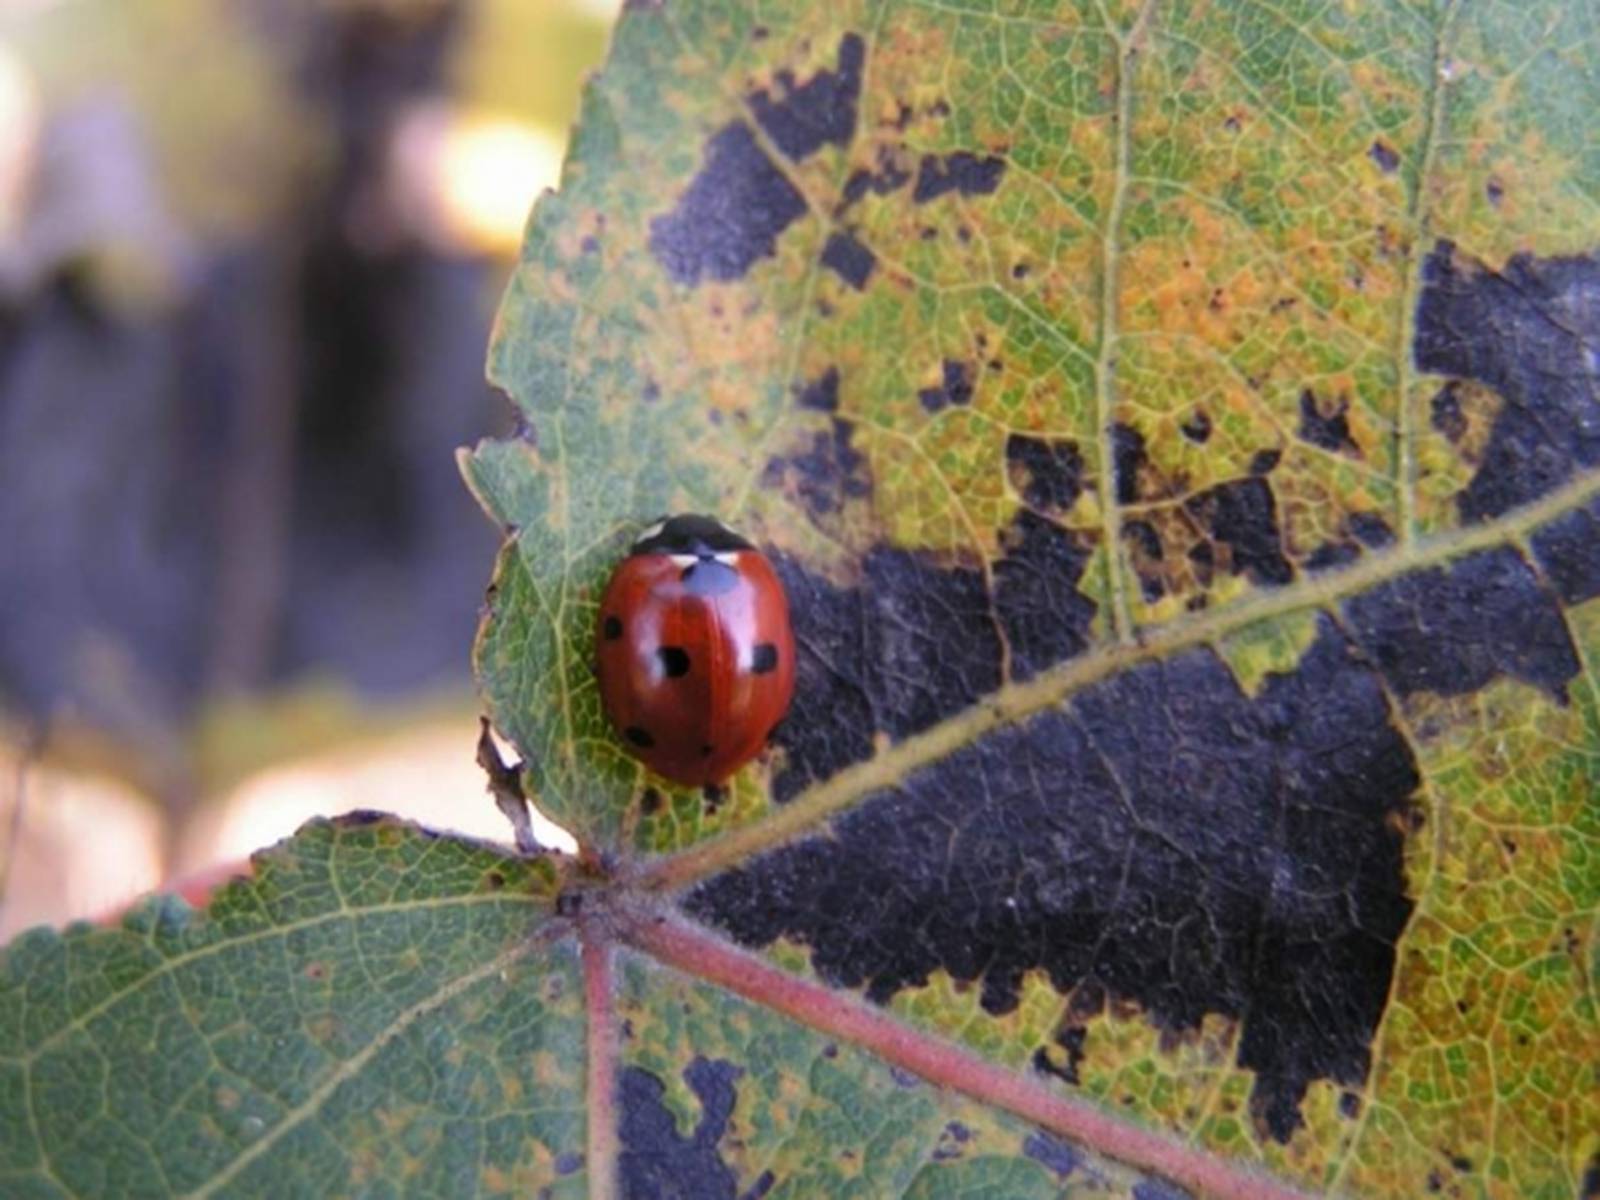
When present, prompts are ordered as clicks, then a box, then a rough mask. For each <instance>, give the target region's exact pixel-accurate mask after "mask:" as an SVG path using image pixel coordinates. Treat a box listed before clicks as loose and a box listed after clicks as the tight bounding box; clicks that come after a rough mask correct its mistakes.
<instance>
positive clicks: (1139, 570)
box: [1122, 520, 1167, 604]
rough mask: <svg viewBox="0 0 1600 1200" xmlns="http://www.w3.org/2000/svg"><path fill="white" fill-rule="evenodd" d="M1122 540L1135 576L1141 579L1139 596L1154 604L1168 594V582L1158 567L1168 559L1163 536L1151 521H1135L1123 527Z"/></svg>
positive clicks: (1147, 602)
mask: <svg viewBox="0 0 1600 1200" xmlns="http://www.w3.org/2000/svg"><path fill="white" fill-rule="evenodd" d="M1122 540H1123V541H1124V542H1126V543H1127V545H1128V549H1129V551H1130V552H1131V554H1130V558H1131V561H1132V565H1133V571H1134V574H1135V575H1137V576H1138V577H1139V594H1140V595H1141V596H1142V597H1143V598H1144V602H1145V603H1146V604H1154V603H1155V602H1156V601H1157V600H1159V599H1161V597H1163V596H1165V595H1166V594H1167V581H1166V580H1165V579H1163V578H1162V576H1161V571H1160V569H1159V567H1158V565H1157V564H1159V563H1160V562H1161V561H1162V560H1163V559H1164V558H1165V557H1166V551H1165V549H1164V548H1163V547H1162V545H1161V535H1160V534H1159V533H1157V532H1156V527H1155V526H1154V525H1152V524H1150V522H1149V521H1140V520H1133V521H1129V522H1127V523H1126V524H1125V525H1123V527H1122Z"/></svg>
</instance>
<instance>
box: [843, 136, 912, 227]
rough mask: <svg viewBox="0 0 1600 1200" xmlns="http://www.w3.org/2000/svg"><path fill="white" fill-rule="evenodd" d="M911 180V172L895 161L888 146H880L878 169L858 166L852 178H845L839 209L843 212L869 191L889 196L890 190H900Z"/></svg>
mask: <svg viewBox="0 0 1600 1200" xmlns="http://www.w3.org/2000/svg"><path fill="white" fill-rule="evenodd" d="M910 182H911V172H910V171H908V170H906V169H904V168H903V167H901V166H900V164H899V163H897V162H896V161H895V159H894V155H893V154H892V153H891V152H890V151H889V149H888V148H887V147H880V148H879V150H878V169H877V170H876V171H869V170H867V169H866V168H865V167H858V168H857V169H856V170H854V171H852V172H851V173H850V178H849V179H847V180H845V183H844V196H843V199H842V201H841V202H840V205H839V209H838V211H839V212H840V213H843V212H844V211H845V210H846V209H848V208H850V207H851V206H852V205H854V204H856V203H857V202H859V201H860V200H861V199H862V198H863V197H864V196H865V195H866V194H867V193H868V192H871V193H872V194H873V195H875V196H887V195H888V194H889V193H890V192H895V191H899V190H900V189H901V188H903V187H905V185H906V184H908V183H910Z"/></svg>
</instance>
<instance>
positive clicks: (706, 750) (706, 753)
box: [700, 743, 717, 758]
mask: <svg viewBox="0 0 1600 1200" xmlns="http://www.w3.org/2000/svg"><path fill="white" fill-rule="evenodd" d="M716 752H717V748H716V747H715V746H713V745H711V744H709V743H707V744H705V745H703V746H701V747H700V757H701V758H710V757H711V756H712V755H713V754H715V753H716Z"/></svg>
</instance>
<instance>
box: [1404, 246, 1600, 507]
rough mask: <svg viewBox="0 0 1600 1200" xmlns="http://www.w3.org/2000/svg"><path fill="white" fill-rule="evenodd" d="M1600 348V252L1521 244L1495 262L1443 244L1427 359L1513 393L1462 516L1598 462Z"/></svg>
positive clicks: (1430, 290)
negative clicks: (1501, 263)
mask: <svg viewBox="0 0 1600 1200" xmlns="http://www.w3.org/2000/svg"><path fill="white" fill-rule="evenodd" d="M1597 347H1600V258H1597V257H1596V256H1595V255H1592V254H1589V255H1574V256H1572V257H1566V258H1536V257H1534V256H1533V255H1528V254H1518V255H1515V256H1513V257H1512V258H1511V259H1510V261H1508V262H1507V263H1506V265H1505V268H1504V269H1503V270H1500V271H1495V270H1492V269H1491V268H1489V267H1488V266H1487V265H1485V264H1484V263H1482V262H1479V261H1477V260H1475V259H1472V258H1470V257H1468V256H1466V255H1464V254H1462V253H1461V252H1460V251H1458V250H1457V249H1456V247H1455V246H1454V245H1453V244H1452V243H1450V242H1447V241H1441V242H1439V243H1438V244H1437V245H1436V246H1435V247H1434V250H1433V253H1432V254H1430V255H1429V256H1428V261H1427V262H1426V264H1425V265H1424V267H1423V289H1422V296H1421V299H1420V300H1419V301H1418V304H1417V332H1416V340H1415V345H1414V356H1415V359H1416V363H1417V366H1418V367H1419V368H1420V369H1422V370H1424V371H1433V372H1436V373H1438V374H1441V375H1454V376H1456V377H1458V378H1464V379H1475V380H1478V381H1479V382H1481V383H1483V384H1486V385H1487V386H1488V387H1490V388H1492V389H1494V391H1495V392H1497V393H1498V394H1499V395H1500V397H1501V398H1502V400H1503V401H1504V405H1503V407H1502V408H1501V410H1500V413H1499V415H1498V416H1497V417H1496V418H1495V422H1494V426H1493V428H1492V429H1491V431H1490V434H1489V442H1488V445H1487V447H1486V448H1485V450H1484V454H1483V458H1482V461H1481V463H1480V464H1479V466H1478V469H1477V472H1476V474H1474V475H1473V477H1472V480H1471V482H1470V483H1468V484H1467V486H1466V487H1465V488H1463V489H1462V490H1461V492H1459V493H1458V494H1457V496H1456V505H1457V508H1458V509H1459V510H1460V513H1461V519H1462V520H1463V521H1468V522H1472V521H1484V520H1488V519H1490V518H1492V517H1497V516H1500V515H1501V514H1502V513H1505V512H1507V511H1509V510H1510V509H1512V508H1515V507H1517V506H1518V505H1521V504H1526V503H1527V502H1528V501H1530V500H1534V499H1537V498H1538V497H1540V496H1542V495H1544V494H1545V493H1547V492H1549V491H1550V490H1551V489H1553V488H1555V487H1558V486H1559V485H1560V484H1562V483H1564V482H1566V481H1567V480H1568V479H1570V478H1571V477H1572V474H1573V472H1574V471H1575V470H1577V469H1578V468H1580V467H1592V466H1595V465H1596V464H1600V350H1597ZM1437 406H1438V401H1437V399H1436V400H1435V421H1436V422H1437V421H1438V420H1439V417H1438V408H1437ZM1445 420H1446V421H1447V422H1449V421H1450V420H1451V419H1450V417H1449V416H1448V414H1447V415H1446V417H1445ZM1447 436H1448V433H1447Z"/></svg>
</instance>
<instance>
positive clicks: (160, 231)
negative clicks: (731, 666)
mask: <svg viewBox="0 0 1600 1200" xmlns="http://www.w3.org/2000/svg"><path fill="white" fill-rule="evenodd" d="M614 9H615V2H614V0H0V872H3V875H0V905H3V907H0V939H4V938H7V937H9V936H10V935H11V934H13V933H15V932H16V931H17V930H19V929H21V928H25V927H27V926H29V925H33V924H37V923H40V922H53V923H59V922H62V921H65V920H68V919H70V918H75V917H82V916H95V915H99V914H103V913H105V912H106V911H108V910H110V909H113V908H115V907H116V906H118V905H120V904H122V903H125V902H126V901H127V900H129V899H131V898H132V897H134V896H136V895H138V894H140V893H142V892H145V891H148V890H150V889H152V888H155V887H157V886H160V885H161V884H163V883H164V882H170V881H173V880H176V879H179V878H182V877H185V876H188V875H191V874H194V873H196V872H200V871H204V870H205V869H206V868H208V867H213V866H215V865H216V864H218V863H223V862H228V861H231V860H235V859H238V858H240V857H241V856H243V855H245V854H248V853H249V852H250V851H251V850H254V849H256V848H258V847H260V846H263V845H266V844H268V843H270V842H272V841H275V840H277V839H278V838H280V837H283V836H286V835H287V834H288V833H290V832H292V831H293V829H294V828H295V827H296V826H297V825H298V824H300V823H301V822H302V821H304V820H305V819H306V818H308V817H310V816H312V815H315V814H318V813H335V812H342V811H347V810H349V809H352V808H359V807H366V808H381V809H387V810H390V811H397V812H401V813H404V814H406V815H409V816H413V817H416V818H417V819H419V820H423V821H425V822H427V823H429V824H432V825H435V826H440V827H446V828H453V829H458V830H461V831H464V832H468V833H475V834H478V835H480V836H490V837H496V838H500V839H503V840H508V837H509V835H508V832H507V829H506V827H505V824H504V821H503V819H502V818H501V817H500V815H499V813H498V812H497V811H496V810H495V808H494V806H493V804H492V803H491V801H490V800H489V798H488V797H487V796H486V795H485V792H484V785H483V778H482V774H481V772H480V771H479V770H478V768H477V767H476V766H475V765H474V762H473V747H474V743H475V740H476V736H477V729H476V711H477V706H476V702H475V698H474V693H473V684H472V680H471V675H470V670H469V662H468V654H469V648H470V645H471V639H472V634H473V629H474V626H475V624H476V619H477V610H478V606H479V603H480V600H481V596H482V591H483V586H484V584H485V583H486V582H487V581H488V577H489V571H490V567H491V563H492V558H493V554H494V549H495V545H496V542H497V536H496V533H495V531H494V530H493V528H492V527H491V526H490V524H489V523H488V521H487V520H486V519H485V518H484V517H483V516H482V514H481V513H479V511H478V510H477V508H476V507H475V505H474V504H473V502H472V501H471V499H470V498H469V497H468V495H467V493H466V490H465V488H464V487H463V486H462V485H461V482H460V480H459V478H458V477H457V474H456V469H455V463H454V459H453V452H454V450H455V448H456V447H457V446H460V445H464V444H468V443H470V442H472V441H474V440H476V439H477V438H479V437H482V436H485V435H487V434H491V433H495V432H499V431H501V430H502V429H503V428H504V427H505V426H506V425H507V424H508V423H509V420H510V412H509V408H508V407H507V405H506V404H505V402H504V400H503V399H501V398H499V397H497V396H495V395H493V394H492V393H491V391H490V389H489V388H488V387H487V386H486V385H485V383H484V382H483V359H484V348H485V343H486V341H487V338H488V332H489V326H490V321H491V319H492V316H493V312H494V307H495V304H496V301H497V298H498V295H499V291H500V288H501V287H502V285H503V283H504V280H505V276H506V273H507V271H508V270H509V267H510V264H511V262H512V260H513V257H514V255H515V252H516V249H517V245H518V241H519V238H520V235H521V231H522V226H523V222H524V221H525V219H526V217H527V213H528V210H529V207H530V205H531V203H532V201H533V199H534V198H535V196H536V195H537V194H538V193H539V191H540V190H541V189H543V188H546V187H550V186H553V185H554V184H555V181H556V177H557V173H558V171H559V167H560V162H561V156H562V153H563V149H564V142H565V137H566V130H567V126H568V123H569V121H570V120H571V119H572V117H573V115H574V113H575V111H576V108H577V102H578V94H579V88H580V85H581V81H582V78H583V76H584V75H585V74H586V73H587V72H588V71H590V70H591V69H593V68H594V67H595V66H597V65H598V63H599V61H600V57H601V55H602V53H603V51H604V47H605V40H606V35H607V31H608V29H609V26H610V22H611V20H612V19H613V17H614V15H615V13H614Z"/></svg>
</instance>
